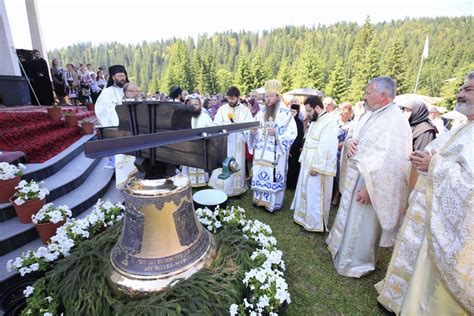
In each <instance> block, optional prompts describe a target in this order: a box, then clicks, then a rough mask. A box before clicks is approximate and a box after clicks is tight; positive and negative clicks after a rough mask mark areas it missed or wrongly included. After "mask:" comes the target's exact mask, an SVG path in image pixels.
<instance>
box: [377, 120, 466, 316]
mask: <svg viewBox="0 0 474 316" xmlns="http://www.w3.org/2000/svg"><path fill="white" fill-rule="evenodd" d="M473 135H474V122H472V121H471V122H469V123H467V124H466V125H464V126H462V127H458V128H457V129H455V130H451V131H449V132H447V133H444V134H442V135H440V136H439V138H438V139H436V140H434V141H433V142H432V143H430V144H429V145H428V146H427V147H426V148H425V151H426V152H428V153H436V154H435V155H434V156H433V158H432V160H431V162H430V166H429V170H428V173H426V172H419V176H418V181H417V183H416V186H415V189H414V191H413V192H412V194H411V195H410V204H409V207H408V210H407V215H406V216H405V220H404V222H403V225H402V227H401V228H400V232H399V234H398V237H397V242H396V244H395V247H394V251H393V254H392V259H391V260H390V264H389V266H388V269H387V274H386V275H385V278H384V279H383V280H382V281H381V282H379V283H377V284H376V285H375V287H376V289H377V291H378V293H379V296H378V298H377V299H378V300H379V302H380V303H381V304H383V305H384V306H385V307H386V308H387V309H389V310H391V311H393V312H394V313H396V314H399V313H400V312H401V311H402V304H403V305H404V309H405V311H406V313H407V314H413V315H422V314H439V315H451V314H460V315H462V314H463V313H467V312H468V311H470V312H471V313H472V312H474V300H473V297H474V269H473V268H472V267H473V266H474V257H473V252H472V250H473V249H474V226H473V224H472V223H474V218H473V214H474V213H473V212H472V208H473V205H474V201H473V197H474V190H473V189H474V187H473V183H474V179H473V168H474V166H473V159H472V157H473V156H474V150H473V148H474V146H473V145H474V144H473ZM447 188H449V190H447ZM428 254H429V255H428ZM410 288H412V290H411V292H410V290H409V289H410ZM404 301H405V303H404ZM456 301H457V302H456ZM458 302H459V303H458ZM463 309H464V312H463Z"/></svg>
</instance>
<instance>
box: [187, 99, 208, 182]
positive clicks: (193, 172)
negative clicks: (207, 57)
mask: <svg viewBox="0 0 474 316" xmlns="http://www.w3.org/2000/svg"><path fill="white" fill-rule="evenodd" d="M188 99H189V104H190V105H192V106H193V107H194V109H195V110H196V115H193V117H192V118H191V128H201V127H208V126H214V125H215V123H214V122H213V121H212V119H211V117H210V116H209V115H208V114H207V113H206V112H205V111H203V108H202V103H201V98H200V97H199V96H198V95H195V94H191V95H189V96H188ZM182 170H183V173H184V174H185V175H187V176H188V177H189V180H190V182H191V186H192V187H193V188H197V187H204V186H206V185H207V181H208V180H209V174H208V173H207V172H206V171H205V170H204V169H200V168H194V167H187V166H183V167H182Z"/></svg>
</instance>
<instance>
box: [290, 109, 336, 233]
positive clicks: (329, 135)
mask: <svg viewBox="0 0 474 316" xmlns="http://www.w3.org/2000/svg"><path fill="white" fill-rule="evenodd" d="M337 132H338V126H337V123H336V121H335V120H334V117H333V116H332V115H330V114H329V113H327V112H322V113H321V114H319V115H318V120H317V121H315V122H312V123H311V125H310V127H309V129H308V133H307V134H306V140H305V143H304V146H303V152H302V153H301V157H300V162H301V170H300V175H299V177H298V184H297V186H296V192H295V196H294V198H293V203H292V204H291V209H292V210H294V211H295V212H294V215H293V220H294V221H295V222H296V223H297V224H299V225H301V226H303V227H304V229H306V230H307V231H312V232H323V231H325V230H327V223H328V218H329V209H330V208H331V196H332V184H333V179H334V176H335V175H336V164H337V144H338V142H337ZM311 171H316V172H317V173H318V174H317V175H316V176H311V175H310V174H309V173H310V172H311Z"/></svg>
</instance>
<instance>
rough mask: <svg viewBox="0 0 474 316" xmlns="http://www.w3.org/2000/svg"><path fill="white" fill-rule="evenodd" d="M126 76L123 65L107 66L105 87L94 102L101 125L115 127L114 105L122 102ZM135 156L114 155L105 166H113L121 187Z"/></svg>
mask: <svg viewBox="0 0 474 316" xmlns="http://www.w3.org/2000/svg"><path fill="white" fill-rule="evenodd" d="M128 82H129V81H128V76H127V71H126V70H125V67H124V66H122V65H114V66H110V67H109V81H108V82H107V88H105V89H103V90H102V92H101V94H100V95H99V97H98V98H97V102H96V103H95V115H96V116H97V118H98V119H99V123H100V125H101V127H117V126H118V125H119V118H118V115H117V112H116V111H115V107H116V106H117V105H120V104H122V99H123V97H124V86H125V84H127V83H128ZM134 161H135V157H132V156H127V155H122V154H120V155H115V156H114V157H111V158H110V162H109V163H108V164H107V165H106V166H105V168H107V169H114V168H115V182H116V185H117V187H121V186H122V185H123V184H124V183H125V181H126V180H127V179H128V176H129V175H130V173H131V172H134V171H135V170H136V168H135V166H134V165H133V162H134Z"/></svg>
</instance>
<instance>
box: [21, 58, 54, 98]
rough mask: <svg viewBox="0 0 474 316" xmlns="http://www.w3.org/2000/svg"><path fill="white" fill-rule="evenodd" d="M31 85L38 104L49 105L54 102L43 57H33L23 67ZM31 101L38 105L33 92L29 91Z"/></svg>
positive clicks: (46, 65)
mask: <svg viewBox="0 0 474 316" xmlns="http://www.w3.org/2000/svg"><path fill="white" fill-rule="evenodd" d="M25 70H26V73H27V75H28V78H29V79H30V82H31V86H32V87H33V89H34V90H35V93H36V96H37V97H38V100H39V103H40V105H51V104H53V103H54V97H53V88H52V86H51V79H50V77H49V69H48V64H47V63H46V60H44V59H43V58H40V59H33V60H31V61H29V62H28V66H27V67H25ZM31 103H32V104H35V105H38V102H37V101H36V99H35V97H34V95H33V93H31Z"/></svg>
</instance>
